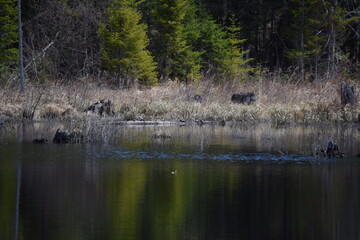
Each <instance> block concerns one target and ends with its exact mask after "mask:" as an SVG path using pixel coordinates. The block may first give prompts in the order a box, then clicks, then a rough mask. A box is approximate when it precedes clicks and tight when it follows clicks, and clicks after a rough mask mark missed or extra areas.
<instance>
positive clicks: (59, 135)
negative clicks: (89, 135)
mask: <svg viewBox="0 0 360 240" xmlns="http://www.w3.org/2000/svg"><path fill="white" fill-rule="evenodd" d="M83 140H84V136H83V135H82V134H81V133H79V132H68V131H60V128H59V129H58V130H57V131H56V133H55V136H54V139H53V143H81V142H83Z"/></svg>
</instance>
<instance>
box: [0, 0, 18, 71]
mask: <svg viewBox="0 0 360 240" xmlns="http://www.w3.org/2000/svg"><path fill="white" fill-rule="evenodd" d="M17 42H18V35H17V8H16V1H15V0H0V73H1V71H2V69H4V68H6V67H10V66H12V65H13V64H15V63H16V60H17V54H18V50H17V45H16V43H17Z"/></svg>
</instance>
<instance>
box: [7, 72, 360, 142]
mask: <svg viewBox="0 0 360 240" xmlns="http://www.w3.org/2000/svg"><path fill="white" fill-rule="evenodd" d="M340 82H341V79H333V80H327V81H317V82H312V83H298V84H294V83H286V82H285V81H284V80H282V79H281V78H278V77H267V78H263V79H261V80H258V81H253V82H246V83H231V84H230V83H229V84H227V85H225V86H224V85H222V86H218V85H217V84H215V83H214V82H212V81H204V82H201V83H194V84H191V85H185V84H180V83H177V82H166V83H163V84H161V85H159V86H157V87H153V88H151V89H144V90H138V89H130V90H128V89H127V90H124V89H114V88H111V87H108V86H99V85H96V84H95V83H83V82H81V81H79V82H78V83H77V84H73V85H59V84H58V85H53V84H43V85H30V84H28V85H27V86H26V90H25V92H23V93H20V92H19V91H18V89H14V88H3V89H1V90H0V97H1V99H2V104H0V118H1V117H6V118H10V119H12V120H22V119H60V120H72V121H77V120H84V121H85V120H86V119H93V118H90V116H89V115H88V114H86V113H85V112H84V110H85V109H86V108H87V107H88V106H89V105H90V104H92V103H94V102H96V101H99V100H100V99H104V100H107V99H110V100H111V101H112V102H113V103H114V107H115V113H116V116H115V117H114V118H113V119H116V121H127V120H149V121H153V120H163V121H166V120H168V121H180V120H181V121H193V120H199V119H201V120H207V121H223V120H225V121H234V122H238V121H241V122H257V121H270V122H271V123H273V124H275V125H284V124H292V123H305V124H310V123H321V122H359V121H360V119H359V117H360V107H359V106H358V105H354V106H345V107H343V106H341V104H340ZM354 85H355V86H356V87H358V84H357V83H354ZM357 89H359V88H357ZM247 91H254V92H255V93H256V97H257V100H256V102H255V103H254V104H252V105H242V104H235V103H232V102H231V101H230V99H231V95H232V94H234V93H238V92H247ZM357 95H358V94H357ZM92 117H94V116H92ZM85 122H87V124H88V126H89V127H88V129H91V126H92V125H93V124H96V121H95V120H91V121H90V120H86V121H85ZM88 131H90V130H88ZM100 132H102V133H101V134H104V135H107V134H106V130H105V129H104V130H103V131H100ZM87 134H89V135H91V133H90V132H87Z"/></svg>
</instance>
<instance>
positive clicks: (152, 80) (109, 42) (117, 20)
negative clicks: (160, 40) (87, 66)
mask: <svg viewBox="0 0 360 240" xmlns="http://www.w3.org/2000/svg"><path fill="white" fill-rule="evenodd" d="M139 3H140V2H139V1H136V0H113V1H112V2H111V3H110V4H109V6H108V7H107V9H106V11H105V16H106V22H105V23H101V24H100V26H99V30H98V35H99V37H100V39H101V57H102V64H101V67H102V68H103V69H107V70H109V71H110V72H112V73H115V74H116V75H117V77H118V79H119V82H123V84H124V85H128V84H130V83H133V82H134V81H135V79H139V80H140V81H141V82H142V83H144V84H148V85H154V84H156V83H157V79H156V73H155V68H156V65H155V63H154V61H153V58H152V56H151V55H150V52H149V51H148V50H146V48H147V46H148V42H149V40H148V37H147V34H146V29H147V26H146V25H145V24H142V23H140V20H141V14H140V12H139V11H138V10H137V6H138V5H139Z"/></svg>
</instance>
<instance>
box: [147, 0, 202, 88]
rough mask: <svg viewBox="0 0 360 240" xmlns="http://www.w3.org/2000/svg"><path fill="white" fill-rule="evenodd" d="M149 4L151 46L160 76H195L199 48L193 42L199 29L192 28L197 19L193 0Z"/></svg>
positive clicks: (192, 78)
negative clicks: (195, 47) (196, 48)
mask: <svg viewBox="0 0 360 240" xmlns="http://www.w3.org/2000/svg"><path fill="white" fill-rule="evenodd" d="M148 6H149V8H150V18H151V19H152V20H150V21H151V33H152V49H153V52H154V54H155V59H156V62H157V63H158V67H159V71H160V73H161V74H162V75H163V78H172V79H178V80H180V81H191V80H196V79H198V78H199V77H200V74H199V70H200V64H199V62H200V52H198V51H196V50H195V49H194V47H193V45H192V41H194V40H196V39H197V38H198V32H197V31H193V30H194V29H193V27H194V26H195V25H193V24H194V23H196V21H195V19H194V18H193V17H194V14H193V13H194V8H195V5H194V4H193V2H192V0H154V1H153V2H151V4H149V5H148Z"/></svg>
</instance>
